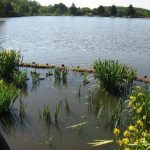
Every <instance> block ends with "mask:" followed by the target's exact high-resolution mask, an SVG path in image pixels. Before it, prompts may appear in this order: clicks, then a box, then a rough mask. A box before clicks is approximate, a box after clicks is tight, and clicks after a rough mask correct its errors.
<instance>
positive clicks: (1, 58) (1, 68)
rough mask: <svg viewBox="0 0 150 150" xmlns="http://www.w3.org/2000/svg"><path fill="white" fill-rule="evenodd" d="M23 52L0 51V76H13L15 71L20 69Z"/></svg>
mask: <svg viewBox="0 0 150 150" xmlns="http://www.w3.org/2000/svg"><path fill="white" fill-rule="evenodd" d="M20 58H21V54H20V52H19V51H18V52H17V51H14V50H2V51H0V77H1V78H7V79H8V78H12V76H13V72H14V71H18V70H19V61H20Z"/></svg>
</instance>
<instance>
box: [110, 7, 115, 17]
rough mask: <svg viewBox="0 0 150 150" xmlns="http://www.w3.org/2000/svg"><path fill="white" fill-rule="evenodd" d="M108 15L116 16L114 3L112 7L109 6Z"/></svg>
mask: <svg viewBox="0 0 150 150" xmlns="http://www.w3.org/2000/svg"><path fill="white" fill-rule="evenodd" d="M110 15H111V16H117V8H116V6H115V5H112V7H111V8H110Z"/></svg>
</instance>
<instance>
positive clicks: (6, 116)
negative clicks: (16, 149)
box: [0, 110, 28, 136]
mask: <svg viewBox="0 0 150 150" xmlns="http://www.w3.org/2000/svg"><path fill="white" fill-rule="evenodd" d="M27 122H28V121H27V116H26V115H25V113H21V112H18V111H17V110H11V111H7V112H1V113H0V128H1V130H2V131H3V133H5V134H6V135H9V136H14V135H15V132H16V130H17V129H18V128H19V129H22V130H23V129H24V128H25V127H26V125H27Z"/></svg>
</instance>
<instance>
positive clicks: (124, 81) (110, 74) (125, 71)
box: [94, 59, 136, 94]
mask: <svg viewBox="0 0 150 150" xmlns="http://www.w3.org/2000/svg"><path fill="white" fill-rule="evenodd" d="M94 69H95V71H96V77H97V78H98V80H99V81H100V85H101V86H102V87H104V88H105V89H106V90H107V91H109V92H111V93H113V94H122V93H124V92H128V90H129V88H130V87H131V86H132V83H133V80H134V79H135V77H136V70H135V69H134V68H132V67H129V66H127V65H125V64H120V63H119V62H118V60H117V61H115V60H104V61H102V60H100V59H99V60H97V61H95V62H94Z"/></svg>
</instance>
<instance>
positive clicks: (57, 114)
mask: <svg viewBox="0 0 150 150" xmlns="http://www.w3.org/2000/svg"><path fill="white" fill-rule="evenodd" d="M61 104H62V101H60V102H59V104H58V105H57V106H56V109H55V124H57V123H58V117H59V112H60V108H61Z"/></svg>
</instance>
